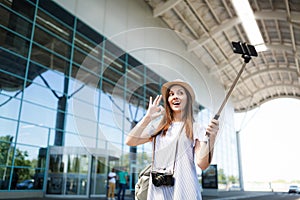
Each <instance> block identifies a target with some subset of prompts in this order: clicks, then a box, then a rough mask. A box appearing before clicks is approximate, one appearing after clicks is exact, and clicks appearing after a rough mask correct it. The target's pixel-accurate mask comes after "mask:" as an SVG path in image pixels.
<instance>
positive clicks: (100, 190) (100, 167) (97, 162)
mask: <svg viewBox="0 0 300 200" xmlns="http://www.w3.org/2000/svg"><path fill="white" fill-rule="evenodd" d="M106 166H107V159H106V158H105V157H100V156H92V172H91V196H98V197H99V196H101V197H105V196H106V193H107V167H106Z"/></svg>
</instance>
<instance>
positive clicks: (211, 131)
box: [206, 119, 219, 138]
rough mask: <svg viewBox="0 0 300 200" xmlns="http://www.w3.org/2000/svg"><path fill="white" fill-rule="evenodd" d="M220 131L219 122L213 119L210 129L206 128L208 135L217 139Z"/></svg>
mask: <svg viewBox="0 0 300 200" xmlns="http://www.w3.org/2000/svg"><path fill="white" fill-rule="evenodd" d="M218 131H219V120H216V119H212V120H211V122H210V124H209V125H208V127H207V128H206V135H207V136H209V137H214V138H215V137H216V136H217V133H218Z"/></svg>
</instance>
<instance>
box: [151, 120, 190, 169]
mask: <svg viewBox="0 0 300 200" xmlns="http://www.w3.org/2000/svg"><path fill="white" fill-rule="evenodd" d="M183 127H184V124H183V125H182V127H181V129H180V132H179V135H178V137H177V139H176V149H175V157H174V163H173V171H172V174H174V171H175V163H176V156H177V151H178V141H179V138H180V135H181V132H182V130H183ZM161 133H162V131H161V132H160V134H161ZM160 134H157V135H160ZM157 135H155V136H154V138H153V142H154V143H153V152H152V170H153V166H154V158H155V144H156V136H157Z"/></svg>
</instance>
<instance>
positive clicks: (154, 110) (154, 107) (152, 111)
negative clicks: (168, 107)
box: [145, 95, 165, 120]
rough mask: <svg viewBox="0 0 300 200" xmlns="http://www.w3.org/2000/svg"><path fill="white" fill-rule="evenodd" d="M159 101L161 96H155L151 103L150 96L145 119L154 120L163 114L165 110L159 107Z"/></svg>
mask: <svg viewBox="0 0 300 200" xmlns="http://www.w3.org/2000/svg"><path fill="white" fill-rule="evenodd" d="M161 99H162V95H157V96H156V97H155V99H154V100H153V101H152V97H151V96H150V99H149V106H148V110H147V113H146V115H145V116H146V117H149V118H150V119H151V120H154V119H156V118H157V117H159V116H160V115H162V114H163V113H164V112H165V109H164V108H163V107H162V106H161V105H159V104H160V101H161Z"/></svg>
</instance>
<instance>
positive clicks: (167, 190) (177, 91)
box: [126, 79, 219, 200]
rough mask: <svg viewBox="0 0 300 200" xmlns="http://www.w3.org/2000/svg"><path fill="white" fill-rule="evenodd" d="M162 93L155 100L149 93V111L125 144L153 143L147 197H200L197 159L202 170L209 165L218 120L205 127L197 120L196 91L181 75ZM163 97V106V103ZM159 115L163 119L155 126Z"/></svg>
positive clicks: (172, 199)
mask: <svg viewBox="0 0 300 200" xmlns="http://www.w3.org/2000/svg"><path fill="white" fill-rule="evenodd" d="M161 93H162V95H158V96H157V97H156V98H155V99H154V100H152V97H150V100H149V106H148V110H147V112H146V115H145V116H144V117H143V118H142V120H141V121H140V122H139V123H138V124H137V125H136V126H135V127H134V128H133V129H132V130H131V131H130V133H129V134H128V136H127V138H126V144H127V145H129V146H137V145H140V144H144V143H146V142H152V144H153V145H152V146H153V148H154V161H153V166H152V167H153V168H152V172H153V173H152V174H151V176H150V181H149V188H148V197H147V199H148V200H154V199H155V200H183V199H189V200H201V199H202V198H201V191H200V185H199V181H198V177H197V172H196V166H195V162H196V164H197V166H199V167H200V168H201V169H202V170H204V169H206V168H207V167H208V166H209V164H210V163H209V162H208V155H209V152H210V154H211V155H210V156H212V152H213V146H214V143H215V138H216V135H217V132H218V130H219V122H218V120H215V119H213V120H212V121H211V123H210V124H209V125H208V127H207V128H206V129H205V128H203V127H201V126H200V124H198V123H195V122H194V118H193V103H194V101H195V93H194V91H193V89H192V87H191V86H190V85H189V84H188V83H186V82H184V81H182V80H179V79H178V80H174V81H171V82H167V83H165V84H164V85H163V86H162V89H161ZM162 99H163V101H164V108H163V107H162V106H161V105H160V102H161V100H162ZM159 116H162V119H161V120H160V123H159V124H158V126H156V125H155V122H156V121H157V118H158V117H159ZM206 135H209V140H207V137H206ZM207 141H209V142H210V145H208V142H207ZM209 146H210V147H211V149H210V150H209ZM157 173H160V175H161V174H163V176H159V177H158V176H157V175H155V174H157ZM169 174H171V177H170V176H169ZM152 183H153V184H152Z"/></svg>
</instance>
